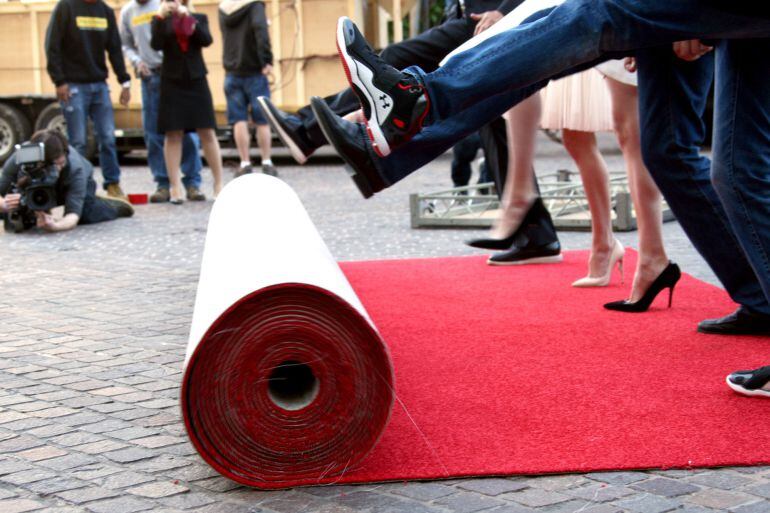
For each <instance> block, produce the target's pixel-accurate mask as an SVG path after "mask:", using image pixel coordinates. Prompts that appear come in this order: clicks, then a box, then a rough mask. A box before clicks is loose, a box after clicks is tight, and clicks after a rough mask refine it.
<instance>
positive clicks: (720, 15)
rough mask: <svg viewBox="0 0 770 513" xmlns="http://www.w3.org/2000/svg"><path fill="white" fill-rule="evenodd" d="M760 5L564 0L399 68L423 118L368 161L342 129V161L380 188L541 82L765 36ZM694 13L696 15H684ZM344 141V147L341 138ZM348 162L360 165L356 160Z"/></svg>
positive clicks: (366, 147) (767, 24) (768, 25)
mask: <svg viewBox="0 0 770 513" xmlns="http://www.w3.org/2000/svg"><path fill="white" fill-rule="evenodd" d="M768 9H770V8H769V7H768V6H766V5H765V4H760V3H752V4H750V5H748V4H740V5H738V4H735V3H730V2H727V1H725V2H719V3H715V2H708V3H706V2H700V1H698V0H682V1H680V2H665V1H663V0H655V1H642V0H615V1H612V2H610V1H605V2H595V1H593V0H568V1H567V2H566V3H565V4H562V5H561V6H559V7H557V8H556V9H554V10H553V11H551V12H550V13H549V14H548V15H547V16H546V17H544V18H541V19H538V20H536V21H533V22H531V23H527V24H525V25H522V26H520V27H518V28H516V29H512V30H508V31H505V32H503V33H501V34H498V35H496V36H493V37H491V38H489V39H488V40H486V41H484V42H483V43H481V44H480V45H478V46H477V47H475V48H473V49H471V50H469V51H466V52H462V53H459V54H457V55H456V56H454V57H453V58H452V59H450V60H449V61H448V62H447V63H446V64H445V65H444V66H443V67H442V68H440V69H438V70H437V71H435V72H434V73H431V74H425V73H424V72H423V71H422V70H420V69H418V68H410V69H409V70H408V71H410V72H411V74H412V75H414V76H417V77H418V79H420V80H421V81H422V83H423V84H424V85H425V86H426V87H427V89H428V91H429V98H430V101H431V107H430V109H429V113H428V119H429V121H432V123H431V124H428V125H427V126H425V127H424V128H422V130H421V131H420V132H419V133H417V135H416V136H415V137H413V138H412V140H410V141H409V142H407V143H406V144H404V145H403V146H400V147H399V148H398V150H397V151H395V152H393V153H391V154H390V156H389V157H387V158H383V159H378V158H377V156H376V154H375V153H374V152H373V148H372V145H371V144H370V143H363V144H361V143H360V137H359V135H360V134H359V133H356V134H355V135H351V134H352V130H351V131H348V132H350V133H349V134H348V135H346V136H344V138H345V145H346V146H348V149H349V148H351V147H356V150H355V151H356V153H357V155H356V158H355V159H346V160H348V162H349V163H350V162H352V161H357V162H358V163H359V164H360V163H364V162H365V163H366V165H367V166H369V167H370V168H373V169H375V170H376V171H377V174H378V175H379V176H380V177H381V179H382V181H383V182H384V184H385V186H388V185H390V184H393V183H395V182H397V181H398V180H400V179H402V178H403V177H405V176H407V175H409V174H410V173H412V172H414V171H415V170H416V169H419V168H420V167H422V166H423V165H425V164H426V163H428V162H430V161H431V160H433V159H434V158H435V157H436V156H438V155H440V154H441V153H443V152H444V151H446V150H447V149H449V148H450V147H451V146H452V145H453V144H454V143H455V142H457V141H458V140H460V139H462V138H463V137H465V136H466V135H468V134H469V133H471V132H473V131H475V130H478V129H480V128H481V127H482V126H483V125H484V124H486V123H488V122H489V121H491V120H492V119H495V118H496V117H498V116H500V115H501V114H502V113H504V112H505V111H506V110H508V109H509V108H510V107H512V106H513V105H516V104H517V103H518V102H520V101H521V100H523V99H524V98H526V97H527V96H529V95H530V94H532V93H534V92H535V91H537V90H538V89H540V88H542V87H543V86H544V85H545V84H546V83H547V82H548V80H550V79H555V78H560V77H562V76H566V75H569V74H572V73H576V72H578V71H582V70H584V69H587V68H590V67H592V66H594V65H596V64H598V63H600V62H603V61H604V60H607V59H609V58H616V57H622V56H625V55H626V54H628V53H630V52H631V51H632V50H635V49H636V48H638V47H641V46H654V45H655V44H663V43H668V42H671V41H674V40H681V39H687V38H698V37H701V36H713V37H722V36H727V37H731V36H732V37H750V36H752V35H761V34H766V33H768V31H770V15H768ZM738 11H740V12H738ZM694 12H696V13H698V14H699V15H698V16H692V13H694ZM490 77H494V79H490ZM469 107H473V108H469ZM341 133H342V132H340V134H341ZM364 133H365V132H364ZM338 140H341V139H340V138H338ZM351 141H353V143H354V144H353V145H352V146H351V145H350V144H347V143H348V142H351ZM338 149H339V148H338ZM364 153H366V154H367V155H366V156H365V158H364ZM351 166H352V167H353V168H354V169H355V170H356V171H360V170H362V167H361V166H360V165H359V166H353V165H352V164H351Z"/></svg>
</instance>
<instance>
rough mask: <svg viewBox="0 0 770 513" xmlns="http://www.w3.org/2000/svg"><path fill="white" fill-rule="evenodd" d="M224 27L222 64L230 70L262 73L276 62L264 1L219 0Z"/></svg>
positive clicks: (244, 74)
mask: <svg viewBox="0 0 770 513" xmlns="http://www.w3.org/2000/svg"><path fill="white" fill-rule="evenodd" d="M219 27H220V28H221V30H222V41H223V44H222V48H223V50H222V53H223V56H222V64H223V65H224V67H225V70H226V71H227V72H228V73H232V74H233V75H240V76H247V75H258V74H260V73H262V68H264V67H265V66H266V65H268V64H273V52H272V51H271V50H270V35H269V34H268V31H267V17H266V16H265V4H264V2H258V1H248V0H226V1H224V2H222V3H220V4H219Z"/></svg>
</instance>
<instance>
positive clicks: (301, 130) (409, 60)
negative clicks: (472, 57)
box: [286, 19, 473, 152]
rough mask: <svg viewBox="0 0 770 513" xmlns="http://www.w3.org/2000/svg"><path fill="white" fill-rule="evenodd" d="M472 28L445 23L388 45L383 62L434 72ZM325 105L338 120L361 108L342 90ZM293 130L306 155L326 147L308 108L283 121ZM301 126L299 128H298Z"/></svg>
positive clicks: (464, 22) (464, 23) (467, 24)
mask: <svg viewBox="0 0 770 513" xmlns="http://www.w3.org/2000/svg"><path fill="white" fill-rule="evenodd" d="M472 35H473V25H471V24H470V22H469V21H468V20H466V19H452V20H448V21H446V22H444V23H442V24H441V25H439V26H437V27H433V28H430V29H428V30H426V31H425V32H422V33H421V34H418V35H417V36H415V37H413V38H410V39H407V40H406V41H402V42H400V43H394V44H392V45H389V46H388V47H387V48H385V49H384V50H383V51H382V54H381V55H382V58H383V59H384V60H385V62H387V63H388V64H390V65H391V66H394V67H396V68H398V69H402V68H406V67H407V66H412V65H417V66H420V67H421V68H422V69H425V70H430V71H432V70H434V69H436V67H437V66H438V63H439V62H440V61H441V59H443V58H444V57H445V56H446V54H448V53H449V52H451V51H452V50H454V49H455V48H457V47H458V46H460V45H461V44H462V43H464V42H465V41H467V40H468V39H470V37H471V36H472ZM324 101H325V102H326V104H327V105H328V106H329V107H330V108H331V109H332V111H334V113H335V114H337V115H338V116H344V115H346V114H349V113H350V112H353V111H356V110H358V109H360V108H361V104H360V103H359V101H358V98H357V97H356V95H355V94H354V93H353V91H352V90H351V89H345V90H344V91H341V92H339V93H337V94H335V95H332V96H327V97H325V98H324ZM286 121H287V122H288V123H289V124H291V125H292V126H295V128H297V131H298V135H299V136H300V137H301V139H302V142H303V143H304V144H305V145H306V146H307V148H308V151H311V152H312V150H315V149H316V148H320V147H321V146H324V145H325V144H326V138H325V137H324V135H323V133H322V132H321V129H320V128H319V126H318V121H317V120H316V118H315V115H314V114H313V110H312V109H311V108H310V105H307V106H305V107H303V108H301V109H300V110H299V111H297V114H296V117H295V116H290V119H289V120H286ZM299 123H301V126H300V127H297V125H298V124H299Z"/></svg>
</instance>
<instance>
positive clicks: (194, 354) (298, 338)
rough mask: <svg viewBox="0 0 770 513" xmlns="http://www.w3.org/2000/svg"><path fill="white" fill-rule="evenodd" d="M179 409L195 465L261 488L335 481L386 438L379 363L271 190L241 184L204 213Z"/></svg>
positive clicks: (326, 261) (316, 246)
mask: <svg viewBox="0 0 770 513" xmlns="http://www.w3.org/2000/svg"><path fill="white" fill-rule="evenodd" d="M249 219H251V220H252V221H253V223H249V222H248V220H249ZM244 221H246V222H244ZM247 227H248V228H250V230H251V231H250V232H249V233H244V232H243V230H244V229H245V228H247ZM181 401H182V412H183V415H184V419H185V426H186V428H187V432H188V434H189V435H190V438H191V440H192V442H193V445H194V446H195V448H196V449H197V450H198V452H199V453H200V455H201V456H202V457H203V459H205V460H206V461H207V462H208V463H209V464H210V465H211V466H212V467H214V468H215V469H216V470H217V471H219V472H220V473H221V474H223V475H225V476H227V477H229V478H231V479H233V480H235V481H237V482H239V483H242V484H245V485H249V486H255V487H259V488H277V487H287V486H295V485H303V484H317V483H319V482H322V481H324V480H325V479H330V478H334V477H335V476H338V475H340V474H344V473H345V472H346V471H347V470H349V469H351V468H354V467H355V466H356V465H357V464H358V463H359V462H360V461H361V460H362V459H363V458H364V456H366V454H367V453H368V452H369V451H370V450H371V449H372V447H374V445H375V443H376V442H377V440H378V439H379V437H380V435H381V433H382V431H383V430H384V428H385V425H386V423H387V421H388V418H389V416H390V411H391V406H392V402H393V370H392V365H391V362H390V357H389V354H388V350H387V348H386V346H385V345H384V344H383V343H382V340H381V338H380V336H379V334H378V332H377V330H376V329H375V328H374V326H373V325H372V323H371V321H370V320H369V318H368V316H367V314H366V312H365V310H364V309H363V306H361V304H360V302H359V301H358V298H357V297H356V296H355V294H354V293H353V291H352V289H351V288H350V285H349V284H348V283H347V281H346V279H345V277H344V275H343V274H342V272H341V271H340V269H339V267H338V266H337V264H336V262H335V261H334V260H333V259H332V258H331V255H330V254H329V253H328V250H327V249H326V246H325V245H324V244H323V241H321V239H320V236H319V235H318V233H317V232H316V230H315V228H314V227H313V225H312V223H311V221H310V219H309V218H308V216H307V214H306V212H305V210H304V208H303V207H302V205H301V204H300V203H299V200H298V199H297V197H296V195H295V194H294V193H293V191H291V189H290V188H289V187H288V186H287V185H286V184H284V183H283V182H281V181H280V180H278V179H275V178H271V177H267V176H264V175H255V176H245V177H241V178H239V179H238V180H236V181H234V182H233V183H232V184H231V185H228V186H227V187H226V188H225V190H224V191H223V192H222V193H221V195H220V197H219V199H218V200H217V202H216V204H215V206H214V208H213V210H212V213H211V218H210V221H209V231H208V234H207V238H206V247H205V250H204V256H203V262H202V264H201V278H200V283H199V286H198V295H197V298H196V304H195V311H194V314H193V325H192V329H191V333H190V340H189V346H188V361H187V365H186V368H185V374H184V380H183V385H182V399H181Z"/></svg>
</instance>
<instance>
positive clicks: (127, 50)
mask: <svg viewBox="0 0 770 513" xmlns="http://www.w3.org/2000/svg"><path fill="white" fill-rule="evenodd" d="M130 18H131V17H130V16H129V14H128V5H127V6H125V7H123V9H121V10H120V42H121V43H122V44H123V53H124V54H125V55H126V57H127V58H128V60H129V62H130V63H131V64H133V65H134V67H137V66H139V63H140V62H142V58H141V57H140V56H139V48H138V47H137V46H136V40H134V33H133V31H132V30H131V19H130Z"/></svg>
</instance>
